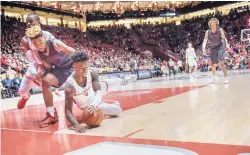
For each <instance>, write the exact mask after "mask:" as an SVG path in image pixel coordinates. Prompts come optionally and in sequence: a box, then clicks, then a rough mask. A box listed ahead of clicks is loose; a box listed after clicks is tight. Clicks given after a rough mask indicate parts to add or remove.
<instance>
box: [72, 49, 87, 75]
mask: <svg viewBox="0 0 250 155" xmlns="http://www.w3.org/2000/svg"><path fill="white" fill-rule="evenodd" d="M71 59H72V60H73V62H74V64H73V68H74V69H75V72H76V73H79V74H80V75H83V76H84V77H86V76H87V73H88V60H89V56H88V53H87V52H74V53H73V54H72V55H71Z"/></svg>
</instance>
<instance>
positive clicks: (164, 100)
mask: <svg viewBox="0 0 250 155" xmlns="http://www.w3.org/2000/svg"><path fill="white" fill-rule="evenodd" d="M210 77H211V72H208V73H198V77H197V78H196V79H190V78H189V76H188V74H183V75H179V76H176V77H170V78H168V77H160V78H152V79H146V80H139V81H136V82H134V83H132V84H129V85H126V86H121V87H119V88H111V89H112V90H111V91H110V92H109V93H108V94H107V95H106V96H105V97H104V100H105V101H108V100H117V101H119V102H120V103H121V107H122V108H123V110H124V111H123V113H122V114H121V115H120V116H119V117H117V118H109V117H107V118H105V119H104V121H103V123H102V125H101V126H100V127H97V128H93V129H88V130H87V131H86V132H85V133H83V134H77V133H76V132H75V131H73V130H71V128H70V125H69V123H68V122H67V120H66V118H65V116H64V104H63V103H62V102H61V101H62V99H63V92H60V94H61V96H60V97H57V96H54V100H56V101H55V106H56V108H57V111H58V114H59V123H57V124H55V125H53V126H51V127H48V128H42V129H41V128H39V127H38V126H39V123H40V122H41V121H42V119H43V118H44V116H45V111H46V109H45V106H44V105H43V98H42V94H37V95H33V96H32V97H31V99H30V100H29V101H28V104H27V106H26V107H25V108H24V109H23V110H18V109H17V108H16V104H17V101H18V99H19V98H11V99H4V100H2V102H1V108H2V109H1V136H2V139H1V144H2V145H1V147H2V154H3V155H50V154H51V155H52V154H53V155H83V154H84V155H132V154H133V155H250V106H249V105H250V101H249V98H250V70H237V71H230V72H229V80H230V84H229V85H225V84H223V79H222V77H223V76H222V73H221V72H218V76H217V77H218V79H217V81H216V83H215V84H208V82H209V78H210ZM74 113H75V115H76V116H78V119H80V116H81V111H80V110H79V109H78V108H77V107H76V106H74Z"/></svg>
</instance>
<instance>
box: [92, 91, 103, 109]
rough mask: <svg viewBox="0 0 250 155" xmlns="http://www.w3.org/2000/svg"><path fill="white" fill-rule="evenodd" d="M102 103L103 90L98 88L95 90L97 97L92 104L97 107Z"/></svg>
mask: <svg viewBox="0 0 250 155" xmlns="http://www.w3.org/2000/svg"><path fill="white" fill-rule="evenodd" d="M101 103H102V92H101V90H97V91H96V92H95V99H94V101H93V102H92V103H91V104H90V105H92V106H94V107H97V106H98V105H100V104H101Z"/></svg>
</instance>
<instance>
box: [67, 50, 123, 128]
mask: <svg viewBox="0 0 250 155" xmlns="http://www.w3.org/2000/svg"><path fill="white" fill-rule="evenodd" d="M71 59H72V60H73V62H74V64H73V68H74V72H73V73H72V74H71V76H69V77H68V79H67V81H66V83H65V86H66V89H65V115H66V117H67V119H68V121H69V122H70V123H71V124H72V125H73V126H74V128H75V131H76V132H78V133H82V132H84V131H85V128H84V127H83V126H81V125H80V124H79V123H78V122H77V120H76V117H75V116H74V114H73V112H72V108H73V103H75V104H76V105H77V106H78V107H79V108H80V109H81V110H88V111H90V113H94V112H95V109H96V108H97V107H98V108H100V109H101V110H102V111H103V112H104V114H106V115H111V116H117V115H119V114H120V113H121V112H122V109H121V107H120V104H119V102H117V101H114V102H113V103H112V104H107V103H103V101H102V96H103V92H106V91H107V89H108V87H109V85H108V84H107V83H105V84H104V85H103V86H102V84H101V83H102V82H100V81H99V73H98V71H97V70H95V69H90V68H89V67H88V65H89V64H88V59H89V57H88V54H87V53H85V52H75V53H74V54H72V56H71ZM106 84H107V85H106ZM116 85H117V84H116Z"/></svg>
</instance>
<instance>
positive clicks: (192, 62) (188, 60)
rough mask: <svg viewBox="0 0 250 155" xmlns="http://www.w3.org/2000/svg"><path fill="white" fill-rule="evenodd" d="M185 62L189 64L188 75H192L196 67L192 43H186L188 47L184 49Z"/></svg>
mask: <svg viewBox="0 0 250 155" xmlns="http://www.w3.org/2000/svg"><path fill="white" fill-rule="evenodd" d="M186 64H188V66H189V75H190V77H194V76H195V73H196V69H197V56H196V54H195V50H194V48H193V47H192V43H188V48H187V49H186ZM192 69H193V71H192Z"/></svg>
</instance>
